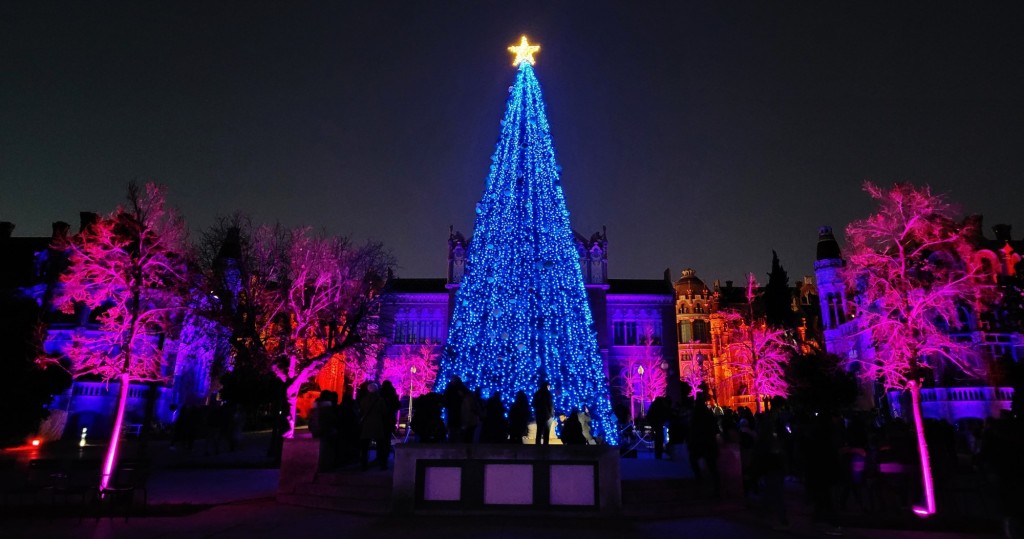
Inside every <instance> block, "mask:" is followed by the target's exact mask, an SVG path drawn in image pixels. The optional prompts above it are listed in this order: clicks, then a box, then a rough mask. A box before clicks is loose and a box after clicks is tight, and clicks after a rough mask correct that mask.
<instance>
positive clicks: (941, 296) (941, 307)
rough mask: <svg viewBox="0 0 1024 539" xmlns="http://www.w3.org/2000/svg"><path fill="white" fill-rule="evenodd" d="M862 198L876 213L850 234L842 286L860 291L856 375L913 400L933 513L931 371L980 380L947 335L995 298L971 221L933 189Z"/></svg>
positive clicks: (968, 355) (902, 187) (902, 188)
mask: <svg viewBox="0 0 1024 539" xmlns="http://www.w3.org/2000/svg"><path fill="white" fill-rule="evenodd" d="M864 190H865V191H866V192H867V193H868V194H869V195H870V196H871V198H872V199H874V200H875V201H876V202H877V203H878V210H877V211H876V213H874V214H872V215H871V216H869V217H868V218H866V219H862V220H859V221H854V222H852V223H850V224H849V226H847V228H846V236H847V240H848V242H849V247H848V248H847V253H848V266H847V268H846V270H845V281H846V282H847V283H848V286H851V287H853V288H855V292H856V294H857V304H858V310H857V312H856V313H854V316H855V317H856V318H855V324H856V327H857V331H858V334H859V335H862V336H865V337H867V339H868V341H869V342H870V343H871V345H872V348H873V350H874V355H873V357H859V358H856V359H852V360H850V361H852V362H853V363H855V364H857V365H858V366H859V370H858V372H859V374H860V375H861V376H862V377H864V378H866V379H868V380H872V381H880V382H881V383H882V384H884V385H885V387H886V388H891V389H898V390H906V391H909V392H910V396H911V401H912V408H913V410H912V412H913V417H914V425H915V428H916V433H917V442H918V449H919V453H920V461H921V472H922V478H923V482H924V494H925V505H924V507H916V508H915V509H914V510H915V512H916V513H918V514H919V515H922V516H927V515H930V514H933V513H934V512H935V492H934V486H933V482H932V472H931V465H930V459H929V453H928V446H927V444H926V443H925V437H924V427H923V424H922V421H921V406H920V393H921V384H922V382H923V380H924V378H925V376H926V369H927V368H928V367H934V366H935V363H934V362H939V361H944V362H948V363H949V364H952V365H954V366H956V367H958V368H960V369H961V370H962V371H964V372H965V373H978V372H979V369H978V368H977V365H976V354H975V350H974V349H973V347H972V346H971V343H969V342H966V343H965V342H960V341H958V340H957V339H956V338H955V337H954V336H953V335H952V334H951V332H950V330H953V329H956V328H958V327H960V326H961V320H960V309H961V308H963V307H967V308H973V309H978V308H980V306H981V305H983V304H984V303H985V302H984V301H982V299H983V298H984V297H986V296H987V295H989V294H992V293H993V291H992V287H991V285H990V284H989V283H991V276H990V275H986V274H985V272H986V271H987V270H986V269H985V268H983V267H981V266H980V265H977V266H976V265H974V264H972V263H971V260H972V257H971V253H972V251H973V246H972V244H971V241H970V238H971V236H972V234H973V233H974V232H975V231H974V230H972V228H971V224H970V222H969V221H964V222H958V221H956V220H955V219H954V212H953V209H952V208H951V207H950V205H949V204H948V203H946V201H945V200H944V199H943V197H941V196H938V195H934V194H932V192H931V190H930V189H929V188H928V187H915V186H913V185H910V184H906V183H898V184H895V185H893V186H892V187H890V188H881V187H878V186H876V185H874V184H872V183H870V182H866V183H865V184H864Z"/></svg>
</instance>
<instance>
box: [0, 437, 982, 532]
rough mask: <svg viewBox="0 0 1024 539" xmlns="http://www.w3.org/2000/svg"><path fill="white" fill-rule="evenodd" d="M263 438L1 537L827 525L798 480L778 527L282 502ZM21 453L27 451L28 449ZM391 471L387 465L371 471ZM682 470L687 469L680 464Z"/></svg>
mask: <svg viewBox="0 0 1024 539" xmlns="http://www.w3.org/2000/svg"><path fill="white" fill-rule="evenodd" d="M263 440H264V438H263V437H261V436H259V435H251V436H249V437H248V439H247V440H246V443H244V444H243V446H242V447H241V448H240V449H239V450H238V451H235V452H234V453H228V452H221V454H220V455H213V454H210V455H206V454H205V451H204V450H203V449H202V448H193V451H192V453H191V454H187V453H185V452H182V451H181V450H176V451H172V450H170V449H169V448H168V447H167V444H166V443H154V444H152V445H151V446H150V448H149V452H150V455H151V458H152V459H153V462H154V470H153V474H152V476H151V479H150V481H149V485H148V487H149V488H148V490H149V501H150V510H149V511H148V513H147V515H146V516H140V515H137V514H132V515H131V516H130V518H128V519H127V520H125V519H124V518H123V517H120V516H117V517H114V518H107V517H104V518H99V519H95V518H85V519H80V518H79V517H77V516H74V515H70V514H65V515H64V516H60V514H59V513H60V512H59V511H58V512H57V513H56V514H49V513H47V512H45V511H44V512H26V513H24V514H19V513H18V512H17V511H14V512H12V511H5V512H3V513H2V516H0V518H2V519H3V522H2V525H0V537H2V538H4V539H7V538H12V539H20V538H25V539H43V538H50V537H52V538H78V537H82V538H86V537H88V538H118V537H124V538H132V539H159V538H164V537H166V538H200V537H203V538H205V537H210V538H225V539H227V538H245V539H255V538H261V537H285V538H289V539H291V538H319V537H337V538H348V537H352V538H359V539H364V538H365V539H372V538H377V537H403V538H419V537H424V538H426V537H430V538H450V539H459V538H508V539H512V538H518V537H523V538H527V537H528V538H531V539H544V538H549V537H550V538H552V539H556V538H557V539H566V538H573V537H580V539H583V538H586V539H601V538H606V537H607V538H616V539H624V538H632V537H659V538H670V537H696V538H719V537H721V538H733V537H736V538H746V537H766V538H771V537H822V536H824V535H825V534H824V531H825V530H824V528H822V527H821V526H819V525H816V524H812V523H811V522H810V518H809V510H808V509H807V508H806V504H805V503H804V501H803V499H802V493H801V492H799V490H798V489H799V487H798V486H797V485H794V486H793V488H792V489H790V491H792V492H791V493H792V496H788V497H791V498H792V501H791V502H790V504H789V506H790V508H791V509H790V517H791V520H792V523H791V529H789V530H785V531H777V530H774V529H773V528H772V526H771V524H770V523H768V522H767V521H766V520H765V519H764V518H763V517H762V516H761V515H760V514H759V513H758V512H757V511H756V510H753V509H749V508H747V507H745V506H744V504H743V503H742V502H740V501H737V500H733V501H724V502H714V503H709V504H701V505H698V506H694V507H693V508H692V510H691V511H688V512H687V513H686V514H687V515H688V517H687V518H673V519H666V520H650V519H633V518H628V517H611V518H610V517H607V516H601V515H599V516H595V517H592V518H554V517H540V518H539V517H522V516H504V517H494V516H486V517H485V516H445V517H395V516H359V515H351V514H345V513H339V512H334V511H328V510H320V509H309V508H303V507H294V506H288V505H283V504H279V503H277V502H276V501H275V500H274V494H275V490H276V487H277V477H278V476H277V470H276V469H274V468H270V467H268V466H270V462H269V461H268V459H267V457H266V445H265V442H264V441H263ZM27 456H28V455H27V454H26V455H22V458H27ZM627 460H628V459H624V460H623V462H624V465H623V468H624V472H625V469H626V468H630V469H631V470H632V471H631V472H630V473H634V474H640V475H643V474H649V473H651V471H650V470H651V468H650V467H649V466H646V465H645V464H646V463H644V462H643V458H642V457H641V459H639V460H637V461H634V462H626V461H627ZM368 473H388V472H368ZM675 473H678V474H683V473H685V472H684V471H683V468H681V467H678V471H677V472H675ZM857 524H858V525H857V527H845V528H843V534H844V536H846V537H858V538H894V539H895V538H907V539H910V538H921V539H926V538H928V539H932V538H934V539H939V538H953V537H998V533H997V532H998V530H996V529H994V526H993V527H984V526H982V527H980V528H967V529H964V530H962V531H961V532H959V533H957V532H936V531H921V530H912V529H903V530H892V529H879V528H872V527H862V526H868V525H870V523H867V522H862V523H857Z"/></svg>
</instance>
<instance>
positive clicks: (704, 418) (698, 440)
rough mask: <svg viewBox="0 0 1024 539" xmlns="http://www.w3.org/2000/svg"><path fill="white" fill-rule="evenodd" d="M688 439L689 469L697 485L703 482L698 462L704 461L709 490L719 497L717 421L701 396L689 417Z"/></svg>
mask: <svg viewBox="0 0 1024 539" xmlns="http://www.w3.org/2000/svg"><path fill="white" fill-rule="evenodd" d="M688 434H689V438H687V440H686V446H687V447H686V448H687V450H688V451H689V453H690V468H692V469H693V477H694V478H695V479H696V480H697V482H698V483H701V482H702V481H703V474H701V470H700V461H702V460H703V461H704V464H705V466H707V469H708V474H709V475H711V481H712V484H711V488H712V491H713V493H714V495H715V496H718V495H719V476H718V419H717V418H715V414H714V412H712V411H711V409H710V408H708V406H707V401H706V399H705V398H704V397H703V395H702V396H701V397H700V398H698V399H697V402H696V403H695V405H694V408H693V415H692V416H690V429H689V432H688Z"/></svg>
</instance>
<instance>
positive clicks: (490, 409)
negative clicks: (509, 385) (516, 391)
mask: <svg viewBox="0 0 1024 539" xmlns="http://www.w3.org/2000/svg"><path fill="white" fill-rule="evenodd" d="M506 441H508V420H506V419H505V403H503V402H501V394H500V393H498V392H497V391H495V392H494V394H492V395H491V396H490V398H488V399H487V403H486V404H485V405H484V419H483V424H482V425H481V427H480V442H481V443H485V444H500V443H505V442H506Z"/></svg>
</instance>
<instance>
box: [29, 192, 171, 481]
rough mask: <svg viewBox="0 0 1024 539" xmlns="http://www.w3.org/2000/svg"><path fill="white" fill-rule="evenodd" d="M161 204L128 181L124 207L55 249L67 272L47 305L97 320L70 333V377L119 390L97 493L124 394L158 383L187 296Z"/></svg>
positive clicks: (107, 474)
mask: <svg viewBox="0 0 1024 539" xmlns="http://www.w3.org/2000/svg"><path fill="white" fill-rule="evenodd" d="M165 199H166V197H165V192H164V189H163V188H161V187H158V186H156V185H154V184H147V185H146V186H145V187H140V186H139V185H138V184H136V183H134V182H133V183H131V184H130V185H129V186H128V196H127V202H126V204H125V205H124V206H122V207H119V208H118V209H117V210H115V211H114V212H113V213H112V214H110V215H109V216H106V217H102V218H99V219H97V220H96V221H95V222H94V223H92V224H90V225H89V226H88V227H86V228H85V229H84V230H83V231H82V232H81V233H79V234H78V235H76V236H75V237H73V238H72V239H71V240H70V242H69V243H68V244H67V245H66V246H63V247H65V248H66V249H67V251H68V253H69V266H68V269H67V271H66V272H65V273H64V274H63V275H62V276H61V285H62V287H61V289H60V290H59V292H58V295H57V297H56V300H55V305H56V306H57V307H58V308H59V309H60V310H61V311H63V312H66V313H73V312H74V311H75V309H76V307H80V306H84V307H86V308H89V309H93V310H96V311H97V312H99V313H100V314H99V316H98V318H97V322H98V324H99V327H98V328H96V330H91V329H89V330H85V331H80V332H77V333H76V334H75V336H74V339H73V341H72V344H71V346H70V347H69V348H68V349H67V350H66V355H67V358H68V359H69V360H70V365H71V366H70V370H71V372H72V374H73V375H74V376H75V377H79V376H85V375H95V376H99V377H100V378H102V379H104V380H116V381H118V382H119V383H120V391H119V394H118V400H117V412H116V415H115V418H114V426H113V430H112V432H111V435H110V442H109V444H108V446H107V452H106V457H105V458H104V460H103V470H102V475H101V479H100V490H101V492H102V491H103V490H105V489H106V488H107V487H108V486H109V485H110V481H111V478H112V474H113V470H114V469H115V466H116V462H117V454H118V445H119V442H120V436H121V426H122V424H123V422H124V416H125V405H126V403H127V401H128V389H129V387H130V385H131V383H132V382H138V381H157V380H163V379H164V378H165V372H164V367H165V365H166V362H167V358H168V356H167V353H166V352H165V350H164V344H165V342H166V341H167V340H168V339H171V338H174V337H175V336H176V334H177V332H178V330H179V325H180V321H181V318H182V312H183V310H184V308H185V306H186V303H187V301H188V297H189V296H188V295H189V290H188V288H189V287H188V285H189V264H188V261H187V259H188V250H187V247H186V230H185V225H184V223H183V221H182V220H181V219H180V218H179V217H178V215H177V214H176V213H175V212H174V211H173V210H171V209H169V208H167V207H166V205H165ZM44 361H47V360H45V359H44Z"/></svg>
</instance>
